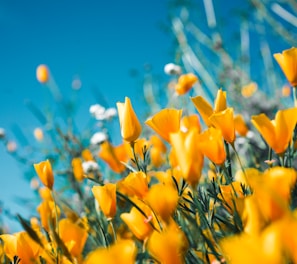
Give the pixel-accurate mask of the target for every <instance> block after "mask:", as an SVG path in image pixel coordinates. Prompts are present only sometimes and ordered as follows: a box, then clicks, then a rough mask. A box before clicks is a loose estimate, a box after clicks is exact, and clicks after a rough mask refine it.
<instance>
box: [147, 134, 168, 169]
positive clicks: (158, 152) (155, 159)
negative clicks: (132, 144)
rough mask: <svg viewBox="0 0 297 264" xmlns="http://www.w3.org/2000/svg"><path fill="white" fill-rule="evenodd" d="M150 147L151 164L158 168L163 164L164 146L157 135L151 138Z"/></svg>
mask: <svg viewBox="0 0 297 264" xmlns="http://www.w3.org/2000/svg"><path fill="white" fill-rule="evenodd" d="M150 145H151V148H150V157H151V163H152V164H153V166H154V167H156V168H159V167H160V166H161V165H162V164H163V163H164V162H165V153H166V145H165V144H164V143H163V141H162V140H161V139H160V138H159V137H158V136H157V135H152V136H151V138H150Z"/></svg>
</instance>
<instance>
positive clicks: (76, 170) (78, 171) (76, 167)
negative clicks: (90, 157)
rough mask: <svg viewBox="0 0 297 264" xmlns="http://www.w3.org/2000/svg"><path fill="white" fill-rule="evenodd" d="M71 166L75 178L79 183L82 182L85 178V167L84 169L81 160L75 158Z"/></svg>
mask: <svg viewBox="0 0 297 264" xmlns="http://www.w3.org/2000/svg"><path fill="white" fill-rule="evenodd" d="M71 165H72V170H73V175H74V178H75V179H76V180H77V181H82V180H83V178H84V170H83V167H82V161H81V159H80V158H73V159H72V162H71Z"/></svg>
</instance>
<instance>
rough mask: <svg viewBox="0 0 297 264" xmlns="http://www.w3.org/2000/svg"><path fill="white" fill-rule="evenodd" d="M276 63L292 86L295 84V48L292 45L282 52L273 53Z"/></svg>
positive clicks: (296, 70)
mask: <svg viewBox="0 0 297 264" xmlns="http://www.w3.org/2000/svg"><path fill="white" fill-rule="evenodd" d="M273 56H274V58H275V59H276V61H277V63H278V64H279V66H280V67H281V69H282V71H283V73H284V74H285V76H286V78H287V79H288V81H289V83H290V84H291V85H292V86H294V87H295V86H297V48H295V47H292V48H290V49H287V50H284V51H283V52H282V53H275V54H273Z"/></svg>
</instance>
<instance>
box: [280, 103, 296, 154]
mask: <svg viewBox="0 0 297 264" xmlns="http://www.w3.org/2000/svg"><path fill="white" fill-rule="evenodd" d="M296 122H297V108H295V107H294V108H290V109H286V110H279V111H278V112H277V113H276V116H275V132H276V139H277V148H278V149H277V150H275V152H276V153H282V152H284V151H285V150H286V149H287V147H288V144H289V142H290V140H291V138H292V136H293V130H294V128H295V126H296Z"/></svg>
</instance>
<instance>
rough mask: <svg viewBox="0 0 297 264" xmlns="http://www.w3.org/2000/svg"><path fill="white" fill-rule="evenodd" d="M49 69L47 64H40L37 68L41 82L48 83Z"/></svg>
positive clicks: (37, 74)
mask: <svg viewBox="0 0 297 264" xmlns="http://www.w3.org/2000/svg"><path fill="white" fill-rule="evenodd" d="M49 76H50V73H49V69H48V67H47V66H46V65H44V64H40V65H39V66H38V67H37V69H36V78H37V80H38V81H39V82H40V83H47V82H48V80H49Z"/></svg>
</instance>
